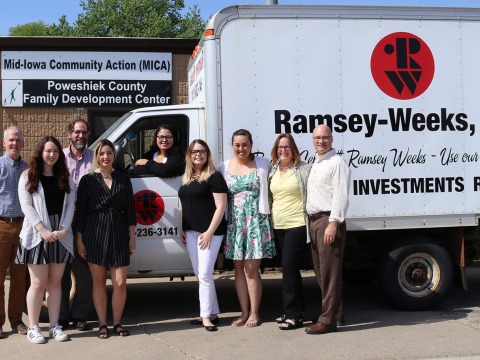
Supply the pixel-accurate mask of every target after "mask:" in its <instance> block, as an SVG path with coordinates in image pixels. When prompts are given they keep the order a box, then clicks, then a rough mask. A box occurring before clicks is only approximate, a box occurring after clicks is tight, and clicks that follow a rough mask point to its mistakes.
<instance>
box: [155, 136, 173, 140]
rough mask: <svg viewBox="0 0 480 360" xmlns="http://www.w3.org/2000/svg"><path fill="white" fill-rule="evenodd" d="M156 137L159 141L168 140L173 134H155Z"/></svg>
mask: <svg viewBox="0 0 480 360" xmlns="http://www.w3.org/2000/svg"><path fill="white" fill-rule="evenodd" d="M157 139H158V140H160V141H164V140H165V141H170V140H172V139H173V136H171V135H167V136H164V135H159V136H157Z"/></svg>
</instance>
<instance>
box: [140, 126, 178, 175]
mask: <svg viewBox="0 0 480 360" xmlns="http://www.w3.org/2000/svg"><path fill="white" fill-rule="evenodd" d="M184 160H185V158H184V156H183V155H182V154H181V153H180V152H179V151H178V149H177V144H176V139H175V129H174V128H173V127H171V126H169V125H166V124H163V125H160V126H159V127H157V129H156V130H155V139H154V141H153V144H152V147H151V148H150V150H149V151H147V152H146V153H145V154H143V155H142V158H141V159H139V160H137V162H136V163H135V167H134V169H133V173H134V174H135V175H145V174H153V175H156V176H158V177H161V178H171V177H175V176H180V175H182V174H183V172H184V171H185V161H184Z"/></svg>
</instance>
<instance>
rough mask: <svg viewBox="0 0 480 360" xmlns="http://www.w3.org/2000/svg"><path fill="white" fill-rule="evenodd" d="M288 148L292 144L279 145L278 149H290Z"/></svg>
mask: <svg viewBox="0 0 480 360" xmlns="http://www.w3.org/2000/svg"><path fill="white" fill-rule="evenodd" d="M288 149H290V145H285V146H277V150H288Z"/></svg>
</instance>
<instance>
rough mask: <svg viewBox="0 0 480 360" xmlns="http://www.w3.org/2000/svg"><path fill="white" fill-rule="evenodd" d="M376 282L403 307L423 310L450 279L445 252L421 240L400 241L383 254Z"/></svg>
mask: <svg viewBox="0 0 480 360" xmlns="http://www.w3.org/2000/svg"><path fill="white" fill-rule="evenodd" d="M379 274H380V277H379V278H380V283H381V285H382V287H383V289H384V291H385V292H386V294H387V296H388V297H389V299H390V301H391V302H392V303H393V304H394V305H396V306H398V307H399V308H401V309H404V310H426V309H430V308H432V307H434V306H436V305H438V304H439V303H440V302H441V301H442V300H443V299H444V297H445V295H446V294H447V292H448V291H449V290H450V288H451V286H452V283H453V266H452V261H451V259H450V255H449V254H448V252H447V251H446V250H445V249H444V248H443V247H442V246H440V245H438V244H435V243H433V242H431V241H427V242H425V240H423V241H422V240H416V241H412V242H411V243H410V244H405V243H402V245H400V246H399V247H397V248H394V249H392V250H391V251H389V252H388V253H386V254H385V256H384V258H383V262H382V264H381V266H380V273H379Z"/></svg>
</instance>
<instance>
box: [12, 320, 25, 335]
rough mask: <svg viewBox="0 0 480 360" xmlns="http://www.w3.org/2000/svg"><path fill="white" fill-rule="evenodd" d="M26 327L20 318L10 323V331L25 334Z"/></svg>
mask: <svg viewBox="0 0 480 360" xmlns="http://www.w3.org/2000/svg"><path fill="white" fill-rule="evenodd" d="M27 331H28V327H27V325H25V324H24V323H23V322H22V321H21V320H19V321H16V322H15V323H14V324H13V325H12V332H13V333H18V334H20V335H27Z"/></svg>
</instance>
